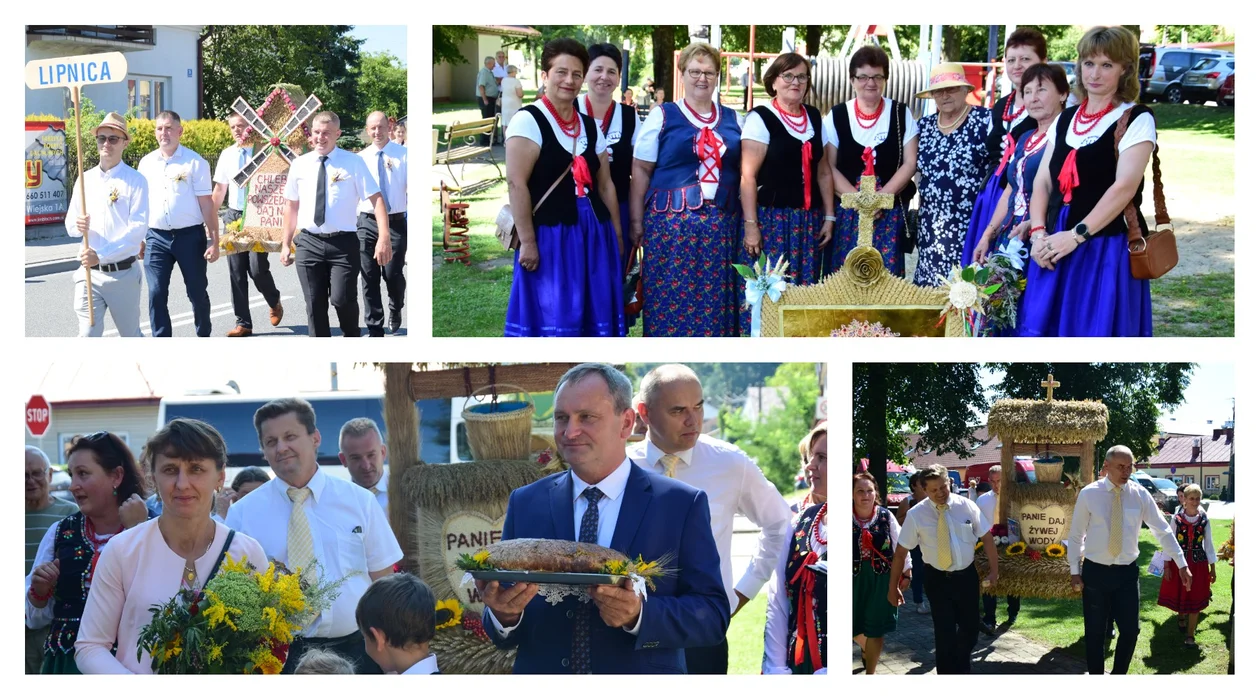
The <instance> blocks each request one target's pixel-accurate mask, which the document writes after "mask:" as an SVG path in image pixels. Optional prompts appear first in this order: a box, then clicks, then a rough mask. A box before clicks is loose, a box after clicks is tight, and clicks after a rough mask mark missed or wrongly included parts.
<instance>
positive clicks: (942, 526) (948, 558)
mask: <svg viewBox="0 0 1260 700" xmlns="http://www.w3.org/2000/svg"><path fill="white" fill-rule="evenodd" d="M947 512H949V504H948V503H946V504H945V505H943V506H942V505H938V506H936V513H937V518H936V562H937V564H938V565H939V568H940V570H941V571H949V567H951V566H953V565H954V556H953V554H951V553H950V551H949V521H948V520H947V519H946V517H945V513H947Z"/></svg>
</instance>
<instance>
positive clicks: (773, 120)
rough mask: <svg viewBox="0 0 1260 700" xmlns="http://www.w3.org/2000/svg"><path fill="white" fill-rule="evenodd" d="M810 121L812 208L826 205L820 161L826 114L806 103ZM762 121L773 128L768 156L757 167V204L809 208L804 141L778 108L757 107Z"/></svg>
mask: <svg viewBox="0 0 1260 700" xmlns="http://www.w3.org/2000/svg"><path fill="white" fill-rule="evenodd" d="M804 107H805V114H806V115H807V116H808V117H809V123H810V125H811V126H813V127H814V135H813V137H812V138H810V140H809V143H810V149H811V151H810V164H809V168H810V178H811V179H810V195H809V196H810V209H821V208H822V195H821V193H820V192H819V190H818V177H817V172H818V163H819V162H820V161H822V157H823V150H824V149H823V140H822V114H821V113H820V112H819V111H818V109H817V108H816V107H812V106H810V105H804ZM753 111H754V112H756V113H757V114H758V115H760V116H761V121H762V122H763V123H764V124H765V125H766V130H767V131H769V132H770V143H769V144H768V145H767V146H766V159H765V160H764V161H762V162H761V169H760V170H758V171H757V204H758V205H759V206H763V207H775V208H778V209H803V208H805V172H804V168H803V167H802V166H801V151H802V150H803V149H804V143H803V142H802V141H801V140H800V139H798V138H796V137H795V136H793V135H792V134H790V133H788V130H787V128H786V127H784V126H783V122H781V121H779V117H778V116H776V115H775V113H774V110H772V109H771V108H770V107H766V106H765V105H761V106H759V107H754V108H753Z"/></svg>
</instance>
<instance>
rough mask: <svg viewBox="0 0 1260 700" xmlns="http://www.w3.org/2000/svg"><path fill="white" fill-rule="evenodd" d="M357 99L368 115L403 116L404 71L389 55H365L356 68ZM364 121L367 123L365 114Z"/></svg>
mask: <svg viewBox="0 0 1260 700" xmlns="http://www.w3.org/2000/svg"><path fill="white" fill-rule="evenodd" d="M359 97H360V101H361V103H362V104H363V108H364V110H366V111H368V112H372V111H377V110H379V111H381V112H384V113H385V114H387V115H389V116H391V117H403V116H406V115H407V68H406V67H405V66H403V65H402V63H401V62H400V61H399V60H398V58H397V57H396V56H394V55H393V54H391V53H389V52H388V51H386V52H382V53H368V54H364V55H363V60H362V62H361V63H360V64H359ZM363 119H364V121H365V122H366V121H367V114H364V115H363Z"/></svg>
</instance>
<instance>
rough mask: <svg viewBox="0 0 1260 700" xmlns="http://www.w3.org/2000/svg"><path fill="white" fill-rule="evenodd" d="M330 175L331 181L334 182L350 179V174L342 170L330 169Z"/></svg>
mask: <svg viewBox="0 0 1260 700" xmlns="http://www.w3.org/2000/svg"><path fill="white" fill-rule="evenodd" d="M331 176H332V182H334V183H337V182H341V181H342V180H348V179H350V174H349V173H347V172H346V171H344V170H334V171H332V173H331Z"/></svg>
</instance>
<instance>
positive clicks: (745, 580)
mask: <svg viewBox="0 0 1260 700" xmlns="http://www.w3.org/2000/svg"><path fill="white" fill-rule="evenodd" d="M635 410H636V411H637V412H638V415H639V418H641V419H642V420H643V422H644V423H646V424H647V426H648V433H647V439H646V440H643V441H641V442H638V443H635V444H633V445H631V446H630V447H628V448H627V449H626V454H627V455H629V457H630V459H631V460H633V461H634V462H635V463H636V464H638V465H640V466H642V467H643V468H644V469H647V470H648V471H653V472H656V473H657V474H663V475H665V476H668V477H670V478H672V479H678V480H679V481H681V482H683V483H685V484H689V485H691V486H694V487H696V488H698V489H700V490H701V491H704V493H705V495H706V496H708V497H709V515H710V525H711V526H712V529H713V539H714V541H715V542H716V544H717V549H718V556H719V557H720V558H721V560H722V584H723V585H724V586H725V587H726V594H727V598H728V599H729V601H730V604H731V616H732V617H734V616H735V614H736V613H738V612H739V610H740V608H742V607H744V604H745V603H747V602H748V601H749V599H751V598H755V597H756V596H757V592H758V591H760V590H761V588H762V586H764V585H765V584H766V582H767V581H769V580H770V576H771V574H773V573H774V567H775V562H776V561H777V560H778V557H779V552H780V550H782V549H783V543H784V540H785V539H786V538H787V537H788V534H789V530H790V528H791V520H792V510H791V508H789V507H788V504H787V501H785V500H783V496H781V495H779V491H778V489H776V488H775V487H774V485H773V484H771V483H770V482H769V480H767V479H766V477H765V474H763V473H762V471H761V468H760V467H758V466H757V463H756V462H754V461H752V459H751V458H749V457H748V455H746V454H744V452H743V450H741V449H739V448H738V447H736V446H735V445H732V444H730V443H728V442H723V441H721V440H717V439H715V438H711V437H709V436H708V435H704V434H703V433H702V432H701V429H702V426H703V423H704V389H703V388H702V387H701V386H700V378H699V377H697V376H696V373H695V372H694V371H692V369H691V368H690V367H687V366H685V365H662V366H660V367H657V368H655V369H653V370H652V371H651V372H648V373H647V375H646V376H645V377H643V381H642V382H641V383H640V385H639V398H638V399H637V400H636V402H635ZM736 513H738V514H740V515H743V516H745V517H747V518H748V519H749V520H751V521H752V522H753V524H754V525H756V526H757V527H759V528H761V535H760V536H759V537H758V541H757V553H756V555H755V556H754V557H753V559H752V561H751V562H749V564H748V568H747V569H746V570H745V571H744V573H743V576H742V577H741V578H740V580H739V582H738V583H735V580H734V573H733V570H732V569H733V567H732V564H731V537H732V535H733V532H734V529H735V515H736ZM686 656H687V673H689V674H693V675H694V674H725V673H726V668H727V643H726V640H725V639H723V640H722V643H721V644H718V645H716V646H712V647H690V648H688V649H687V650H686Z"/></svg>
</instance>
